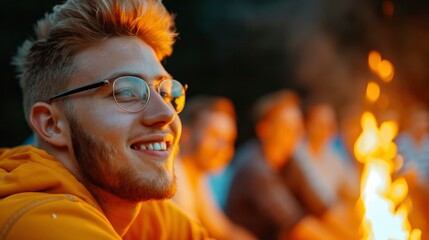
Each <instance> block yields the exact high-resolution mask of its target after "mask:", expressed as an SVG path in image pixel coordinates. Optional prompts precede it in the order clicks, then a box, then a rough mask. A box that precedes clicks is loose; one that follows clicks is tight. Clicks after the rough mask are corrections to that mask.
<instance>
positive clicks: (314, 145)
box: [309, 140, 324, 156]
mask: <svg viewBox="0 0 429 240" xmlns="http://www.w3.org/2000/svg"><path fill="white" fill-rule="evenodd" d="M323 145H324V143H323V142H322V141H311V140H310V141H309V146H310V151H311V152H312V153H313V154H314V155H315V156H318V155H320V153H321V152H322V149H323Z"/></svg>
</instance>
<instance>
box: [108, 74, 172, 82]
mask: <svg viewBox="0 0 429 240" xmlns="http://www.w3.org/2000/svg"><path fill="white" fill-rule="evenodd" d="M123 76H132V77H138V78H141V79H143V80H145V81H146V82H147V81H149V78H147V76H145V75H143V74H140V73H133V72H114V73H113V74H111V75H109V76H107V77H106V78H103V79H105V80H113V79H115V78H118V77H123ZM150 79H153V80H152V81H154V82H161V81H162V80H165V79H173V77H172V76H171V75H170V74H168V73H166V74H158V75H156V76H155V77H151V78H150Z"/></svg>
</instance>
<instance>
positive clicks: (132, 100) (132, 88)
mask: <svg viewBox="0 0 429 240" xmlns="http://www.w3.org/2000/svg"><path fill="white" fill-rule="evenodd" d="M112 81H113V84H112V88H113V98H114V99H115V102H116V105H118V107H119V108H120V109H122V110H124V111H126V112H132V113H135V112H139V111H141V110H143V109H144V108H145V107H146V106H147V104H148V102H149V99H150V89H149V84H148V83H146V81H144V80H143V79H141V78H138V77H134V76H122V77H119V78H115V79H110V80H103V81H100V82H96V83H92V84H89V85H85V86H82V87H78V88H75V89H72V90H69V91H66V92H63V93H60V94H57V95H55V96H53V97H51V98H50V99H49V102H52V101H54V100H55V99H58V98H61V97H65V96H69V95H72V94H75V93H79V92H83V91H87V90H91V89H95V88H99V87H102V86H105V85H108V84H110V83H111V82H112ZM150 85H153V86H154V87H155V89H156V91H157V92H158V94H159V95H160V96H161V97H162V99H163V100H164V101H165V102H166V103H167V104H170V105H171V106H172V107H173V108H174V110H175V111H176V112H177V113H180V112H181V111H182V110H183V108H184V107H185V92H186V90H187V89H188V85H186V84H185V86H183V85H182V84H181V83H180V82H179V81H177V80H174V79H165V80H162V81H161V82H159V83H157V84H150Z"/></svg>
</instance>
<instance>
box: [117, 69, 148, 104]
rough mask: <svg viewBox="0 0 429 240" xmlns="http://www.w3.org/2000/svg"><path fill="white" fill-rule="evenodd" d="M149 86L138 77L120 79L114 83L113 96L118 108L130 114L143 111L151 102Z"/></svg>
mask: <svg viewBox="0 0 429 240" xmlns="http://www.w3.org/2000/svg"><path fill="white" fill-rule="evenodd" d="M149 94H150V91H149V86H148V85H147V84H146V82H145V81H144V80H143V79H140V78H137V77H130V76H126V77H120V78H118V79H116V80H115V82H114V83H113V96H114V98H115V101H116V103H117V104H118V106H119V107H120V108H121V109H123V110H125V111H128V112H138V111H140V110H142V109H143V108H144V107H145V106H146V104H147V103H148V100H149Z"/></svg>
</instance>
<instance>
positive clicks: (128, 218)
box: [89, 187, 142, 237]
mask: <svg viewBox="0 0 429 240" xmlns="http://www.w3.org/2000/svg"><path fill="white" fill-rule="evenodd" d="M89 189H90V191H91V192H92V194H93V195H94V196H95V198H96V199H97V202H98V204H100V207H101V209H103V212H104V214H105V215H106V217H107V219H108V220H109V222H110V223H111V224H112V226H113V228H114V229H115V231H116V232H117V233H118V234H119V236H121V237H123V236H124V235H125V234H126V233H127V231H128V229H129V228H130V226H131V224H132V223H133V221H134V219H135V218H136V217H137V215H138V213H139V212H140V208H141V204H142V203H141V202H130V201H127V200H124V199H121V198H118V197H116V196H114V195H112V194H111V193H108V192H106V191H104V190H101V189H99V188H96V187H90V188H89Z"/></svg>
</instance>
